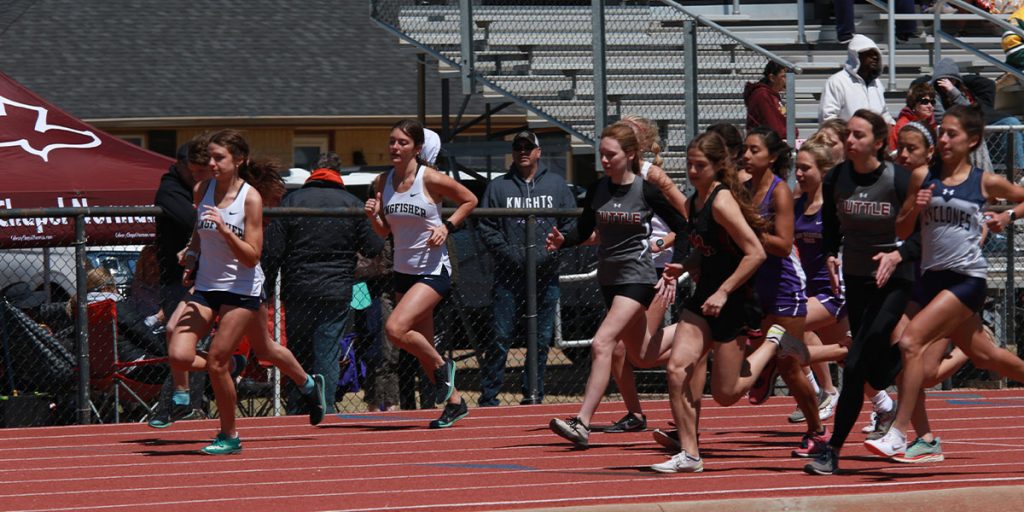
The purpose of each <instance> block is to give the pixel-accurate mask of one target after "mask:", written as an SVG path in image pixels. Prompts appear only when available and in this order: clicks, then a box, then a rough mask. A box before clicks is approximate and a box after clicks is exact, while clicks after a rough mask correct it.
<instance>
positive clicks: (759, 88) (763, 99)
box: [743, 60, 788, 140]
mask: <svg viewBox="0 0 1024 512" xmlns="http://www.w3.org/2000/svg"><path fill="white" fill-rule="evenodd" d="M787 71H788V70H787V69H786V68H785V67H783V66H782V65H781V64H779V63H777V62H775V61H773V60H769V61H768V63H767V64H765V66H764V76H763V77H761V79H760V80H758V81H756V82H747V86H746V88H745V89H744V90H743V103H745V104H746V106H747V131H750V130H753V129H754V128H757V127H759V126H767V127H768V128H771V129H772V131H774V132H775V133H776V134H778V135H779V137H781V138H782V139H783V140H785V139H786V105H785V104H784V103H782V96H780V93H781V92H782V91H784V90H786V72H787Z"/></svg>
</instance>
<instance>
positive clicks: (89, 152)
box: [0, 73, 173, 247]
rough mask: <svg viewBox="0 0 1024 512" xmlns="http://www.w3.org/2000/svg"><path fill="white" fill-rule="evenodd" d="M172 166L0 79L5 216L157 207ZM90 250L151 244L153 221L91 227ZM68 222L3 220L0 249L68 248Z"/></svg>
mask: <svg viewBox="0 0 1024 512" xmlns="http://www.w3.org/2000/svg"><path fill="white" fill-rule="evenodd" d="M172 162H173V161H172V160H171V159H169V158H167V157H164V156H161V155H158V154H156V153H153V152H151V151H148V150H145V149H142V148H139V147H137V146H135V145H133V144H130V143H128V142H125V141H124V140H121V139H119V138H117V137H114V136H112V135H109V134H106V133H104V132H101V131H99V130H97V129H95V128H93V127H91V126H89V125H88V124H85V123H84V122H82V121H80V120H79V119H77V118H75V117H73V116H71V115H69V114H67V113H66V112H64V111H62V110H60V109H59V108H57V107H55V106H53V105H51V104H50V103H49V102H47V101H46V100H44V99H42V98H40V97H39V96H37V95H36V94H35V93H33V92H32V91H29V90H28V89H26V88H25V87H23V86H22V85H21V84H19V83H17V82H15V81H14V80H12V79H11V78H10V77H9V76H7V75H5V74H4V73H0V209H11V208H54V207H77V206H82V207H85V206H89V207H96V206H147V205H152V204H153V198H154V196H155V195H156V189H157V186H158V185H159V183H160V176H162V175H163V173H165V172H166V171H167V168H168V166H170V164H171V163H172ZM86 225H87V227H86V233H87V235H88V237H89V243H90V244H95V245H104V244H119V245H121V244H123V245H128V244H131V245H134V244H142V243H146V242H149V241H151V239H152V237H153V234H154V222H153V218H152V217H137V216H111V217H95V218H90V219H87V221H86ZM73 241H74V227H73V223H72V221H71V220H70V219H59V218H55V219H43V218H38V219H0V247H41V246H60V245H68V244H70V243H72V242H73Z"/></svg>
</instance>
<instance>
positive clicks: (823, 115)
mask: <svg viewBox="0 0 1024 512" xmlns="http://www.w3.org/2000/svg"><path fill="white" fill-rule="evenodd" d="M881 74H882V53H881V52H880V51H879V50H878V45H876V44H875V42H874V41H872V40H871V39H868V38H867V37H866V36H863V35H861V34H857V35H854V36H853V38H852V39H851V40H850V44H849V46H847V59H846V64H844V65H843V69H841V70H839V71H838V72H836V73H835V74H833V75H832V76H830V77H828V80H826V81H825V89H824V90H823V91H822V93H821V104H820V105H819V106H818V123H819V124H820V123H824V122H825V121H828V120H829V119H833V118H836V117H838V118H839V119H842V120H843V121H849V120H850V118H851V117H853V113H854V112H856V111H858V110H860V109H862V108H866V109H868V110H870V111H872V112H875V113H876V114H878V115H880V116H882V117H883V118H885V122H887V123H889V125H890V126H891V125H893V124H896V120H895V119H893V117H892V114H890V113H889V108H888V107H887V106H886V103H885V88H884V87H883V86H882V82H881V81H880V80H879V79H878V77H879V76H880V75H881Z"/></svg>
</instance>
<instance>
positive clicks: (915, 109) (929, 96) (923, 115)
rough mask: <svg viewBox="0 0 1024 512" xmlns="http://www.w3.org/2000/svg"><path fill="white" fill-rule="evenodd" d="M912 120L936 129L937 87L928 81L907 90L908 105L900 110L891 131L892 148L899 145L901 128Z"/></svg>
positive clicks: (933, 129) (890, 144) (890, 145)
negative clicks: (933, 86)
mask: <svg viewBox="0 0 1024 512" xmlns="http://www.w3.org/2000/svg"><path fill="white" fill-rule="evenodd" d="M911 122H914V123H920V124H921V125H923V126H926V127H928V128H930V129H931V130H932V131H935V128H936V127H935V89H933V88H932V86H931V84H929V83H927V82H924V83H919V84H914V85H912V86H910V90H908V91H907V106H905V107H903V110H901V111H900V116H899V118H898V119H896V125H895V126H893V128H892V131H890V132H889V147H890V148H892V149H895V148H897V147H898V146H899V142H900V141H899V133H900V129H902V128H903V127H904V126H906V125H907V123H911Z"/></svg>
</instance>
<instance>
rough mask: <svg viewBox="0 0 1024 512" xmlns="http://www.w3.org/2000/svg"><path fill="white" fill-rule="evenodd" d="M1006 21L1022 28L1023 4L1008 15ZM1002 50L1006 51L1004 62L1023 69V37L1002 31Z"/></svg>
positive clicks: (1023, 17)
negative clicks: (1008, 17)
mask: <svg viewBox="0 0 1024 512" xmlns="http://www.w3.org/2000/svg"><path fill="white" fill-rule="evenodd" d="M1006 21H1007V23H1009V24H1010V25H1013V26H1015V27H1017V28H1019V29H1021V30H1024V4H1022V5H1021V7H1020V9H1017V10H1016V11H1015V12H1014V13H1013V14H1011V15H1010V19H1008V20H1006ZM1003 51H1004V52H1006V64H1007V65H1009V66H1010V67H1014V68H1017V69H1018V70H1020V71H1024V38H1021V37H1020V35H1018V34H1017V33H1015V32H1011V31H1009V30H1007V31H1006V32H1003Z"/></svg>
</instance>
